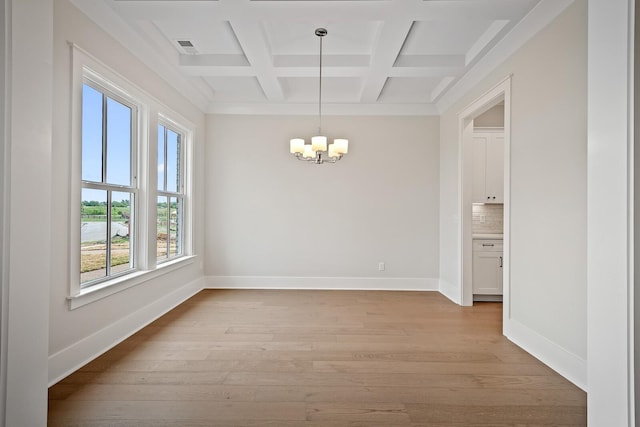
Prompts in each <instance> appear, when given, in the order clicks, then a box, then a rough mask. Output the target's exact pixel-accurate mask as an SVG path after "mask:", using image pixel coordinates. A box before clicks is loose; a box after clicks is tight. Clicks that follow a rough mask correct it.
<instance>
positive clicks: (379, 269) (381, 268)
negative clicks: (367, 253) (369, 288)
mask: <svg viewBox="0 0 640 427" xmlns="http://www.w3.org/2000/svg"><path fill="white" fill-rule="evenodd" d="M384 268H385V265H384V262H379V263H378V271H384Z"/></svg>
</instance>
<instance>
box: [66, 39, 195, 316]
mask: <svg viewBox="0 0 640 427" xmlns="http://www.w3.org/2000/svg"><path fill="white" fill-rule="evenodd" d="M71 52H72V69H73V74H72V85H71V87H72V93H71V100H72V101H71V109H72V114H71V141H70V147H71V148H70V150H71V165H72V166H71V170H70V176H71V180H70V189H69V191H70V206H71V215H70V222H69V224H70V225H71V226H70V229H69V233H70V242H71V244H70V251H71V254H72V255H71V257H70V270H69V271H70V286H69V308H70V309H72V310H73V309H75V308H78V307H82V306H83V305H85V304H89V303H91V302H93V301H97V300H99V299H101V298H104V297H107V296H109V295H112V294H114V293H116V292H120V291H122V290H124V289H127V288H129V287H132V286H136V285H138V284H140V283H143V282H145V281H147V280H149V279H153V278H155V277H158V276H161V275H163V274H166V273H167V272H169V271H172V270H175V269H179V268H183V267H184V266H187V265H189V264H192V263H193V262H194V256H193V252H192V237H191V234H192V228H191V217H190V213H191V205H190V203H191V197H190V191H191V190H190V188H191V187H190V183H191V182H190V179H191V167H190V165H191V155H192V154H191V153H192V150H191V144H192V140H193V128H194V126H193V124H191V123H189V121H188V120H186V119H185V118H183V117H181V116H180V115H179V114H177V113H175V112H172V111H171V110H170V109H169V108H167V107H166V106H165V105H162V104H161V103H159V102H158V101H157V99H155V98H154V97H153V96H150V95H149V94H147V93H146V92H144V91H143V90H141V89H140V88H138V87H137V86H135V85H134V84H133V83H131V82H130V81H128V80H127V79H125V78H124V77H122V76H121V75H119V74H118V73H116V72H115V71H113V70H112V69H111V68H109V67H107V66H106V65H104V64H102V63H101V62H99V61H98V60H96V59H95V58H94V57H93V56H91V55H89V54H88V53H86V52H85V51H84V50H82V49H81V48H79V47H78V46H76V45H72V46H71ZM156 132H157V135H156ZM156 149H157V153H156ZM155 177H157V180H158V183H157V185H156V178H155Z"/></svg>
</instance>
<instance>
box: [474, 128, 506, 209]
mask: <svg viewBox="0 0 640 427" xmlns="http://www.w3.org/2000/svg"><path fill="white" fill-rule="evenodd" d="M473 203H504V131H502V130H500V131H497V130H491V131H483V130H475V131H474V133H473Z"/></svg>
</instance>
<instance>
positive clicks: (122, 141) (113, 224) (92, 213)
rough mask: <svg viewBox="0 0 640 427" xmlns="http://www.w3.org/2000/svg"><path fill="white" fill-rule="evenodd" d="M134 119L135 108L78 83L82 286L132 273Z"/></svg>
mask: <svg viewBox="0 0 640 427" xmlns="http://www.w3.org/2000/svg"><path fill="white" fill-rule="evenodd" d="M137 116H138V114H137V108H136V106H135V104H133V103H131V102H130V101H128V100H126V99H123V98H122V97H120V96H118V95H116V94H114V93H111V92H110V91H109V90H107V89H106V88H103V87H100V86H99V85H97V84H95V83H93V82H89V81H85V82H84V83H83V85H82V200H81V208H80V209H81V214H80V222H81V224H80V283H81V286H88V285H91V284H94V283H98V282H101V281H104V280H106V279H109V278H112V277H115V276H118V275H121V274H124V273H127V272H130V271H133V270H135V268H136V259H135V256H134V254H135V253H136V248H135V244H136V236H135V230H136V227H135V224H134V221H135V220H136V212H135V206H136V194H137V192H138V189H137V186H136V181H137V177H136V175H137V174H136V162H135V158H136V156H135V154H136V148H137V138H136V128H137Z"/></svg>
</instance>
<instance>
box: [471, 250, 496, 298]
mask: <svg viewBox="0 0 640 427" xmlns="http://www.w3.org/2000/svg"><path fill="white" fill-rule="evenodd" d="M502 253H503V252H502V240H475V239H474V241H473V293H474V295H502V266H503V258H502Z"/></svg>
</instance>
